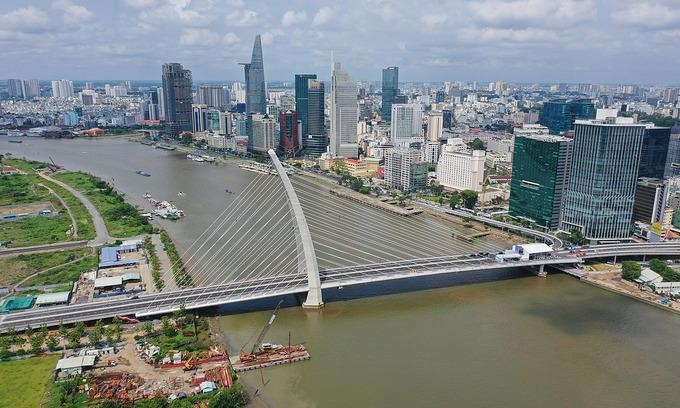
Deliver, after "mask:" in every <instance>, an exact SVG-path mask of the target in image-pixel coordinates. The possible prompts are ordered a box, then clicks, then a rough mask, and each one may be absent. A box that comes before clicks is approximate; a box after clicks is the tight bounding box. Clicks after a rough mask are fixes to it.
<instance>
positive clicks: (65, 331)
mask: <svg viewBox="0 0 680 408" xmlns="http://www.w3.org/2000/svg"><path fill="white" fill-rule="evenodd" d="M58 333H59V335H60V336H61V337H66V335H67V334H68V329H67V328H66V326H64V323H60V324H59V330H58Z"/></svg>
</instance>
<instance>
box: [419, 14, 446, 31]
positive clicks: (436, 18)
mask: <svg viewBox="0 0 680 408" xmlns="http://www.w3.org/2000/svg"><path fill="white" fill-rule="evenodd" d="M446 20H447V17H446V15H444V14H426V15H424V16H421V17H420V22H421V23H423V24H425V26H426V27H427V28H434V27H435V26H438V25H439V24H441V23H444V22H445V21H446Z"/></svg>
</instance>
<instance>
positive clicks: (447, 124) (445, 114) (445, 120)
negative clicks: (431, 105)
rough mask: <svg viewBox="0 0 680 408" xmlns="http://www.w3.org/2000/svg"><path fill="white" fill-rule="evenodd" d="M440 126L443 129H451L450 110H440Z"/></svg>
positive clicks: (451, 116) (451, 118)
mask: <svg viewBox="0 0 680 408" xmlns="http://www.w3.org/2000/svg"><path fill="white" fill-rule="evenodd" d="M442 126H443V127H444V129H451V127H453V111H452V110H451V109H442Z"/></svg>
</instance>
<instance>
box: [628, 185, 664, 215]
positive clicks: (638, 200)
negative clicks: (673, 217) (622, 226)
mask: <svg viewBox="0 0 680 408" xmlns="http://www.w3.org/2000/svg"><path fill="white" fill-rule="evenodd" d="M666 188H667V185H666V183H665V182H664V181H663V180H660V179H653V178H648V177H641V178H639V179H638V182H637V187H636V189H635V203H634V205H633V221H641V222H644V223H647V224H653V223H655V222H663V219H664V212H665V206H666V196H667V194H666Z"/></svg>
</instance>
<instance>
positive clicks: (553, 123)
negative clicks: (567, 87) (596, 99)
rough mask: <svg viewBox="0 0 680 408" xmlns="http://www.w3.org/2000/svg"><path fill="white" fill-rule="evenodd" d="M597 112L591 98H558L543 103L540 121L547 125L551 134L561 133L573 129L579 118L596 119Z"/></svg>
mask: <svg viewBox="0 0 680 408" xmlns="http://www.w3.org/2000/svg"><path fill="white" fill-rule="evenodd" d="M595 112H596V111H595V104H593V102H592V101H591V100H590V99H575V100H570V101H567V100H565V99H556V100H553V101H548V102H545V103H544V104H543V111H542V112H541V119H540V123H541V124H542V125H544V126H547V127H548V129H550V133H551V134H554V135H559V134H561V133H564V132H566V131H569V130H573V129H574V121H576V120H577V119H594V118H595Z"/></svg>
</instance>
